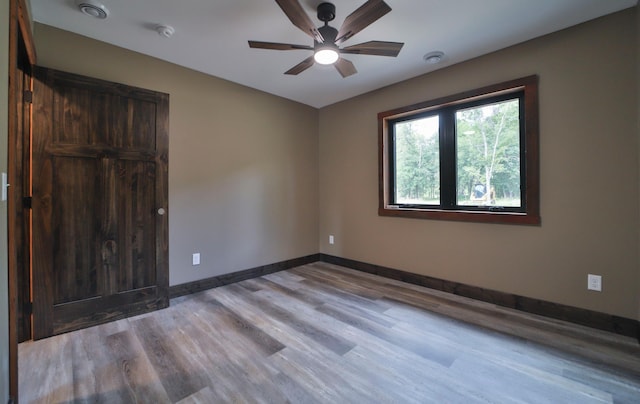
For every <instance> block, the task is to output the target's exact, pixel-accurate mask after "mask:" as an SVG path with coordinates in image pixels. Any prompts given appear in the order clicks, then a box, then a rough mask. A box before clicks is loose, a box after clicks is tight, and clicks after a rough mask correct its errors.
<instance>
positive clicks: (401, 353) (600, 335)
mask: <svg viewBox="0 0 640 404" xmlns="http://www.w3.org/2000/svg"><path fill="white" fill-rule="evenodd" d="M19 361H20V367H19V369H20V377H19V381H20V386H19V390H20V401H21V402H23V403H51V402H56V403H58V402H59V403H72V402H73V403H76V402H77V403H93V402H108V403H129V402H149V403H151V402H154V403H181V404H189V403H227V402H230V403H311V404H314V403H445V402H446V403H536V404H537V403H545V402H546V403H634V404H636V403H638V402H640V400H638V397H640V346H639V345H638V343H637V341H633V340H632V339H630V338H626V337H621V336H618V335H613V334H609V333H605V332H602V331H598V330H592V329H588V328H586V327H581V326H576V325H575V324H569V323H565V322H562V321H559V320H554V319H546V318H543V317H540V316H535V315H530V314H526V313H521V312H516V311H513V310H510V309H505V308H503V307H498V306H495V305H492V304H489V303H486V302H478V301H475V300H472V299H469V298H464V297H460V296H454V295H450V294H447V293H445V292H441V291H435V290H430V289H426V288H423V287H420V286H417V285H412V284H406V283H403V282H401V281H396V280H392V279H386V278H381V277H379V276H376V275H372V274H368V273H363V272H358V271H354V270H350V269H347V268H343V267H339V266H336V265H332V264H326V263H320V262H319V263H313V264H308V265H303V266H301V267H298V268H294V269H291V270H286V271H281V272H276V273H271V274H268V275H265V276H263V277H260V278H256V279H250V280H245V281H242V282H239V283H237V284H232V285H227V286H221V287H218V288H215V289H210V290H208V291H204V292H201V293H197V294H194V295H189V296H181V297H179V298H176V299H173V300H172V301H171V306H170V307H169V308H167V309H165V310H161V311H157V312H153V313H147V314H144V315H141V316H137V317H132V318H129V319H124V320H119V321H116V322H113V323H107V324H102V325H99V326H96V327H92V328H88V329H85V330H79V331H75V332H72V333H68V334H63V335H58V336H55V337H52V338H47V339H43V340H39V341H35V342H34V341H28V342H25V343H22V344H20V347H19Z"/></svg>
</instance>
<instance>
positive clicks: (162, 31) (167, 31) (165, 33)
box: [156, 24, 176, 38]
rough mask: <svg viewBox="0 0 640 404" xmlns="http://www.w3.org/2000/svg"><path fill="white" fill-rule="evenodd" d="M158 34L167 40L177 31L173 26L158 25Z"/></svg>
mask: <svg viewBox="0 0 640 404" xmlns="http://www.w3.org/2000/svg"><path fill="white" fill-rule="evenodd" d="M156 32H157V33H158V34H159V35H160V36H162V37H165V38H171V36H172V35H173V34H174V33H175V32H176V30H175V29H173V27H172V26H171V25H163V24H160V25H156Z"/></svg>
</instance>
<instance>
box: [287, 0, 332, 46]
mask: <svg viewBox="0 0 640 404" xmlns="http://www.w3.org/2000/svg"><path fill="white" fill-rule="evenodd" d="M276 3H278V5H279V6H280V8H281V9H282V11H284V13H285V14H286V15H287V17H289V20H291V22H292V23H293V25H295V26H296V27H298V28H300V29H301V30H302V31H303V32H304V33H305V34H307V35H309V36H310V37H311V38H313V39H315V40H316V41H318V42H324V38H322V35H321V34H320V31H318V28H316V26H315V25H314V24H313V21H311V18H309V16H308V15H307V13H306V12H305V11H304V9H303V8H302V6H301V5H300V3H299V2H298V0H276Z"/></svg>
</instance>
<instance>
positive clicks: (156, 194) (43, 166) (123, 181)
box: [32, 67, 169, 339]
mask: <svg viewBox="0 0 640 404" xmlns="http://www.w3.org/2000/svg"><path fill="white" fill-rule="evenodd" d="M34 73H35V74H34V78H35V80H34V108H35V110H36V112H35V114H34V125H33V128H34V129H33V173H34V174H33V176H34V179H33V280H32V283H33V291H34V297H33V299H34V300H33V303H34V304H33V306H34V313H33V314H34V338H36V339H37V338H43V337H46V336H49V335H53V334H57V333H61V332H66V331H71V330H74V329H78V328H83V327H86V326H90V325H94V324H98V323H101V322H105V321H110V320H113V319H117V318H122V317H125V316H128V315H133V314H138V313H141V312H145V311H149V310H154V309H158V308H162V307H166V306H167V305H168V279H169V278H168V264H167V263H168V260H167V256H168V241H167V240H168V234H167V233H168V232H167V223H168V217H167V215H166V214H165V215H158V213H157V211H158V209H159V208H164V209H165V210H166V208H167V199H168V198H167V165H168V157H167V145H168V142H167V140H168V95H166V94H161V93H157V92H153V91H149V90H143V89H139V88H132V87H127V86H124V85H121V84H116V83H110V82H105V81H101V80H96V79H91V78H87V77H82V76H77V75H72V74H68V73H63V72H59V71H55V70H50V69H44V68H39V67H38V68H36V69H35V72H34Z"/></svg>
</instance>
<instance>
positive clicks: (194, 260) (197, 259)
mask: <svg viewBox="0 0 640 404" xmlns="http://www.w3.org/2000/svg"><path fill="white" fill-rule="evenodd" d="M191 265H200V253H195V254H193V255H192V256H191Z"/></svg>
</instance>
